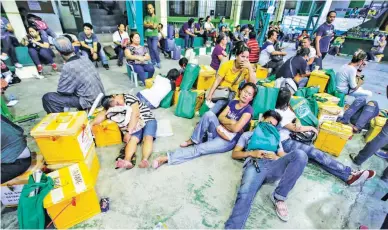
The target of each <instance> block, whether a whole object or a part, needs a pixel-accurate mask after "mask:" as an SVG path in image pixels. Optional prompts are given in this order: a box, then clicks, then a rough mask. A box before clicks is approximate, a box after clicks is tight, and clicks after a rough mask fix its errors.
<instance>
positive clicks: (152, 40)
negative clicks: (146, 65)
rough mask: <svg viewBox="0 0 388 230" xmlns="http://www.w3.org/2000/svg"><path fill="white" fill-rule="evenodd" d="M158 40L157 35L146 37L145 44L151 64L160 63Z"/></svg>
mask: <svg viewBox="0 0 388 230" xmlns="http://www.w3.org/2000/svg"><path fill="white" fill-rule="evenodd" d="M158 42H159V38H158V36H154V37H148V38H147V44H148V49H149V50H150V56H151V62H152V64H156V63H160V57H159V50H158Z"/></svg>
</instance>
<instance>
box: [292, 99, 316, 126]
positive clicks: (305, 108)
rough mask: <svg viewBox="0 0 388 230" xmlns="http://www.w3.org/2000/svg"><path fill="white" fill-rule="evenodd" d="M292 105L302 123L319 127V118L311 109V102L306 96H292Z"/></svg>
mask: <svg viewBox="0 0 388 230" xmlns="http://www.w3.org/2000/svg"><path fill="white" fill-rule="evenodd" d="M290 105H291V108H292V110H293V111H294V113H295V115H296V117H297V118H298V119H299V120H300V122H301V124H302V125H304V126H314V127H318V125H319V121H318V118H317V117H316V116H315V115H314V114H313V112H312V111H311V109H310V105H309V102H308V101H307V99H306V98H303V97H292V98H291V100H290Z"/></svg>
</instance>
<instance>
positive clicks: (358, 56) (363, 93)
mask: <svg viewBox="0 0 388 230" xmlns="http://www.w3.org/2000/svg"><path fill="white" fill-rule="evenodd" d="M366 57H367V54H366V53H365V52H364V51H363V50H357V51H356V52H355V53H354V55H353V57H352V60H351V62H350V63H348V64H346V65H344V66H342V68H341V69H340V70H339V71H337V73H336V80H337V90H338V91H340V92H341V93H344V94H345V95H349V96H352V97H355V98H358V97H364V98H366V99H367V98H368V97H371V96H372V92H371V91H369V90H365V89H363V88H362V87H361V86H362V85H363V84H364V78H363V75H361V70H362V69H363V68H364V67H365V65H366V61H365V58H366Z"/></svg>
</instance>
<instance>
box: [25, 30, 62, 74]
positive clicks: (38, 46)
mask: <svg viewBox="0 0 388 230" xmlns="http://www.w3.org/2000/svg"><path fill="white" fill-rule="evenodd" d="M21 43H22V44H23V45H25V46H27V47H28V53H29V54H30V56H31V58H32V60H33V61H34V63H35V65H36V68H37V69H38V72H39V74H42V73H43V66H42V63H46V64H47V63H48V64H50V65H51V66H52V68H53V70H54V71H56V70H58V67H57V64H55V63H54V57H55V54H54V52H53V51H52V50H51V49H50V44H49V41H48V38H47V37H46V36H43V35H41V34H40V32H39V31H38V29H37V28H36V27H34V26H30V27H28V35H27V36H26V37H25V38H23V40H22V42H21Z"/></svg>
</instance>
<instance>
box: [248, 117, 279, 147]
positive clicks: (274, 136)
mask: <svg viewBox="0 0 388 230" xmlns="http://www.w3.org/2000/svg"><path fill="white" fill-rule="evenodd" d="M279 141H280V134H279V131H278V130H277V129H276V127H275V126H273V125H272V124H269V123H267V122H259V123H258V124H257V126H256V128H255V129H254V130H253V135H252V137H251V139H250V140H249V142H248V147H247V150H267V151H272V152H276V151H277V150H278V148H279Z"/></svg>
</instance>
